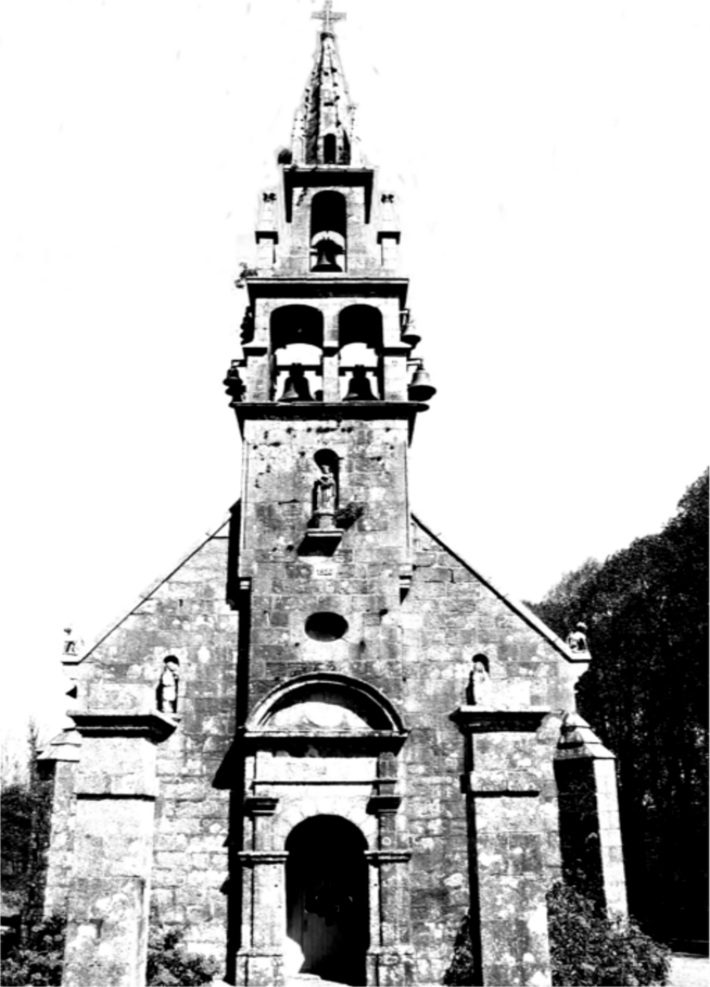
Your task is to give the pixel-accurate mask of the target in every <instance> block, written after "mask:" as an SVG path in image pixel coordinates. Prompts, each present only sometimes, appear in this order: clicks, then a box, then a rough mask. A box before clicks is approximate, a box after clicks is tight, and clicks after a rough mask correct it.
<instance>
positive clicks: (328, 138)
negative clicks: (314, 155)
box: [323, 134, 338, 164]
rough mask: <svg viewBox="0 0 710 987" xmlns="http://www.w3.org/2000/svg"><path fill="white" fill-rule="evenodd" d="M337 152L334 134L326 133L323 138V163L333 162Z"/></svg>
mask: <svg viewBox="0 0 710 987" xmlns="http://www.w3.org/2000/svg"><path fill="white" fill-rule="evenodd" d="M337 153H338V143H337V139H336V137H335V134H326V135H325V137H324V138H323V164H335V162H336V155H337Z"/></svg>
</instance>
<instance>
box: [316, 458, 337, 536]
mask: <svg viewBox="0 0 710 987" xmlns="http://www.w3.org/2000/svg"><path fill="white" fill-rule="evenodd" d="M318 468H319V469H320V476H319V477H318V479H317V480H316V482H315V483H314V484H313V503H314V506H315V515H316V517H317V518H318V527H319V528H332V527H333V525H334V523H335V522H334V516H335V509H336V506H337V501H338V483H337V480H336V479H335V473H334V471H333V466H332V464H331V463H328V462H320V463H319V464H318Z"/></svg>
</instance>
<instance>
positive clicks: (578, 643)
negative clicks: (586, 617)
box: [567, 620, 589, 651]
mask: <svg viewBox="0 0 710 987" xmlns="http://www.w3.org/2000/svg"><path fill="white" fill-rule="evenodd" d="M567 647H568V648H569V649H570V651H589V648H588V646H587V625H586V624H585V623H584V621H582V620H580V621H579V622H578V623H577V625H576V629H575V630H574V631H572V633H571V634H569V635H568V637H567Z"/></svg>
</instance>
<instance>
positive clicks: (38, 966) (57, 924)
mask: <svg viewBox="0 0 710 987" xmlns="http://www.w3.org/2000/svg"><path fill="white" fill-rule="evenodd" d="M65 930H66V919H65V918H64V916H63V915H52V916H51V918H48V919H45V920H44V921H43V922H39V923H38V924H37V925H34V926H31V927H30V929H28V931H27V935H26V936H25V937H24V939H23V940H22V941H19V940H18V939H17V938H15V939H10V940H9V941H8V940H6V939H3V940H2V948H1V950H0V954H1V955H2V982H3V984H4V985H5V987H24V985H26V984H29V985H31V987H54V985H55V984H61V982H62V962H63V960H64V937H65Z"/></svg>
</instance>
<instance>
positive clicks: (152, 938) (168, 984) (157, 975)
mask: <svg viewBox="0 0 710 987" xmlns="http://www.w3.org/2000/svg"><path fill="white" fill-rule="evenodd" d="M183 934H184V933H183V931H182V930H181V929H169V930H167V931H166V930H165V929H161V928H152V929H151V931H150V934H149V936H148V970H147V973H146V984H147V987H174V985H178V984H179V985H180V987H193V985H198V984H208V983H210V982H211V981H212V980H213V979H214V977H215V976H216V974H217V970H218V964H217V962H216V961H215V960H213V959H212V958H211V957H208V956H202V955H201V954H200V953H188V952H187V950H186V949H185V947H184V946H183V944H182V939H183Z"/></svg>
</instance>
